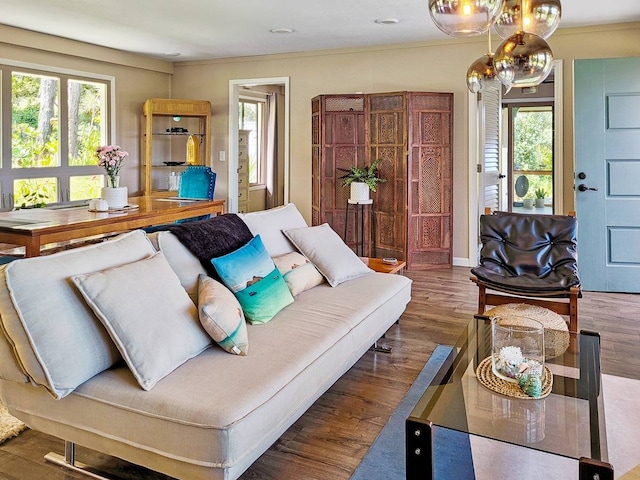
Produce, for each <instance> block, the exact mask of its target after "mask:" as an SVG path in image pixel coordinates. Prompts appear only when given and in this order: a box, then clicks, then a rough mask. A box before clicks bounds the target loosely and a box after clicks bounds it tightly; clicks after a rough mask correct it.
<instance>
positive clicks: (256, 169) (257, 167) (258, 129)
mask: <svg viewBox="0 0 640 480" xmlns="http://www.w3.org/2000/svg"><path fill="white" fill-rule="evenodd" d="M264 103H265V102H264V100H255V99H246V98H241V99H240V104H239V115H238V117H239V120H240V125H239V126H240V130H249V131H250V132H251V133H250V134H249V148H248V150H249V183H250V184H251V185H257V184H263V183H264V170H265V169H264V148H263V138H264V128H265V125H264Z"/></svg>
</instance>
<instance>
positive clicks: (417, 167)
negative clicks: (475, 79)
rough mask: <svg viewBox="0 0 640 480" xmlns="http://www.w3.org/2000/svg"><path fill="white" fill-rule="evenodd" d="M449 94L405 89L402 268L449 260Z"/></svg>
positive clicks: (416, 267)
mask: <svg viewBox="0 0 640 480" xmlns="http://www.w3.org/2000/svg"><path fill="white" fill-rule="evenodd" d="M451 107H452V95H451V94H429V93H419V92H413V93H410V94H409V111H410V112H411V113H410V120H409V129H410V139H411V145H410V152H411V154H410V162H409V172H408V177H409V178H408V185H407V186H408V223H409V229H408V230H409V236H410V238H409V241H408V251H407V267H408V268H409V269H412V270H422V269H428V268H433V267H438V266H447V265H448V266H450V265H451V264H452V236H451V225H452V207H453V205H452V200H451V193H452V176H453V158H452V151H451V144H452V138H451Z"/></svg>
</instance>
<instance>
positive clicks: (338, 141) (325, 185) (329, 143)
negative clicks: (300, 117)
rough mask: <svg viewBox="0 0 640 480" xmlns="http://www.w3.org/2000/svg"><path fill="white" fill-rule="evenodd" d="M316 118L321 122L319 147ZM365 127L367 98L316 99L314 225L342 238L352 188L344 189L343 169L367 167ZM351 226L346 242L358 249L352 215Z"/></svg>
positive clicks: (319, 126) (313, 167) (319, 97)
mask: <svg viewBox="0 0 640 480" xmlns="http://www.w3.org/2000/svg"><path fill="white" fill-rule="evenodd" d="M316 112H317V113H316ZM315 118H317V119H318V122H319V124H318V129H317V131H318V132H319V138H318V143H317V144H316V143H315V140H316V137H315V131H316V127H315V125H313V119H315ZM365 127H366V126H365V114H364V96H363V95H321V96H318V97H316V98H314V99H312V141H313V146H312V176H314V178H313V181H312V189H313V192H312V199H313V200H312V203H313V212H312V222H313V225H319V224H321V223H325V222H326V223H328V224H329V225H330V226H331V227H332V228H333V229H334V230H335V231H336V232H337V233H338V234H339V235H340V236H341V237H344V234H345V225H346V221H347V219H346V206H347V200H348V198H349V188H348V187H343V186H342V180H341V179H340V177H341V176H342V175H344V173H345V172H343V171H341V170H340V169H341V168H343V169H348V168H349V167H351V166H353V165H360V166H362V165H364V164H365V156H366V147H365V144H366V135H365ZM316 148H317V152H318V153H317V160H316V158H315V157H316V153H315V151H316V150H315V149H316ZM316 177H317V178H316ZM316 205H317V207H316ZM348 223H349V225H348V227H349V228H348V229H347V234H348V237H347V238H346V239H344V240H345V241H346V242H347V243H348V244H349V245H350V246H355V239H356V230H355V219H354V218H353V216H352V215H351V214H350V215H349V222H348ZM367 226H368V224H367Z"/></svg>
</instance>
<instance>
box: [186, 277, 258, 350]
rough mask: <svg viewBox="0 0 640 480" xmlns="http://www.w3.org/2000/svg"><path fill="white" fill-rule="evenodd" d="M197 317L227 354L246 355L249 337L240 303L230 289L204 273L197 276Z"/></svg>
mask: <svg viewBox="0 0 640 480" xmlns="http://www.w3.org/2000/svg"><path fill="white" fill-rule="evenodd" d="M198 314H199V316H200V323H201V324H202V326H203V327H204V329H205V330H206V331H207V333H208V334H209V335H210V336H211V338H213V339H214V340H215V341H216V343H217V344H218V345H220V346H221V347H222V348H224V349H225V350H226V351H227V352H229V353H235V354H236V355H246V354H247V351H248V349H249V337H248V334H247V324H246V322H245V318H244V313H243V311H242V307H241V306H240V302H238V299H237V298H236V297H235V295H234V294H233V293H231V290H229V289H228V288H227V287H225V286H224V285H223V284H221V283H220V282H218V281H216V280H214V279H213V278H211V277H209V276H207V275H203V274H200V276H199V277H198Z"/></svg>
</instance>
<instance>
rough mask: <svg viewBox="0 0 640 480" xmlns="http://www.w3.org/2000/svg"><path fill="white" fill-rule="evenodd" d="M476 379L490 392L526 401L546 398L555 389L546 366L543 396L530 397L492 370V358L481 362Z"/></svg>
mask: <svg viewBox="0 0 640 480" xmlns="http://www.w3.org/2000/svg"><path fill="white" fill-rule="evenodd" d="M476 377H478V381H479V382H480V383H481V384H482V385H484V386H485V387H487V388H488V389H489V390H493V391H494V392H496V393H500V394H501V395H506V396H507V397H513V398H522V399H525V400H539V399H541V398H545V397H547V396H548V395H549V394H550V393H551V387H553V374H552V373H551V370H549V369H548V368H547V366H546V365H545V366H544V373H543V374H542V394H541V395H540V396H539V397H536V398H534V397H530V396H529V395H527V394H526V393H524V392H523V391H522V389H521V388H520V387H519V386H518V384H517V383H513V382H507V381H506V380H503V379H502V378H500V377H498V376H497V375H496V374H495V373H493V370H491V357H490V356H489V357H487V358H485V359H484V360H482V362H480V365H478V368H476Z"/></svg>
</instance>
